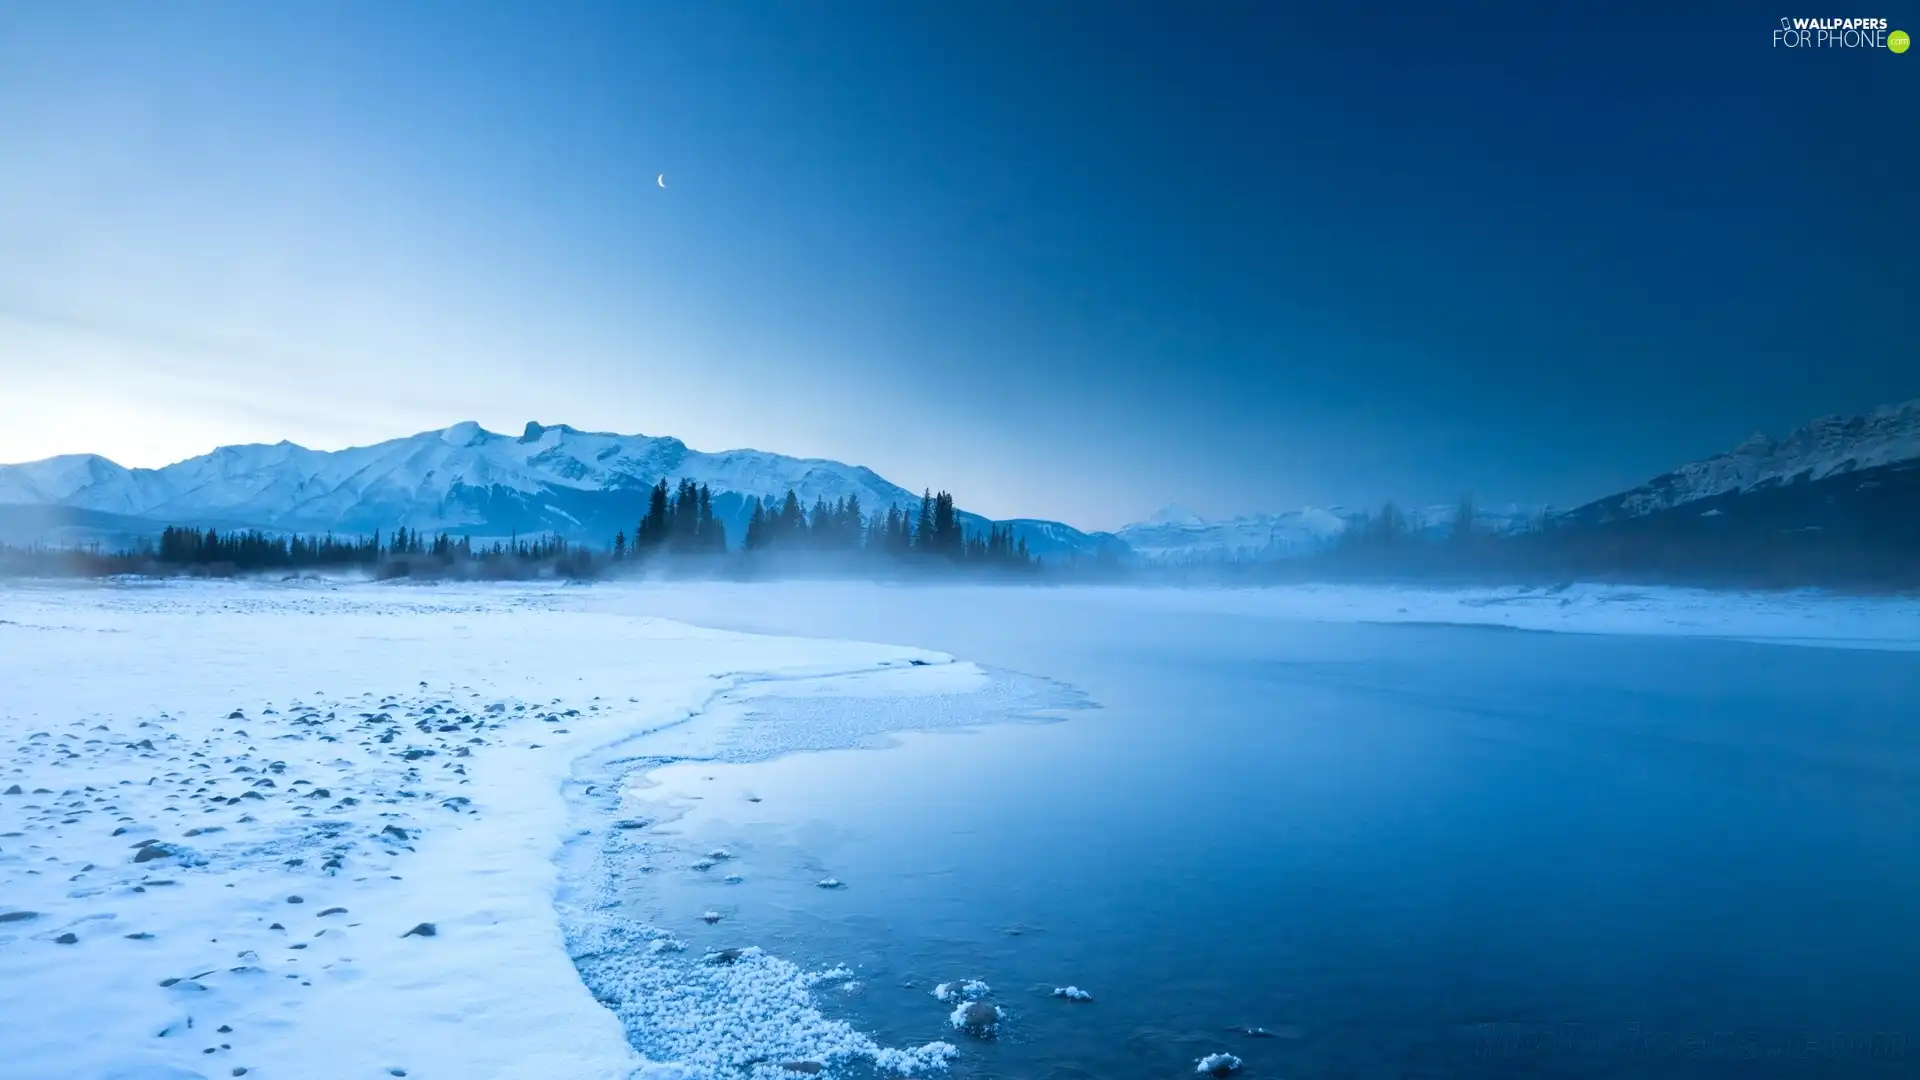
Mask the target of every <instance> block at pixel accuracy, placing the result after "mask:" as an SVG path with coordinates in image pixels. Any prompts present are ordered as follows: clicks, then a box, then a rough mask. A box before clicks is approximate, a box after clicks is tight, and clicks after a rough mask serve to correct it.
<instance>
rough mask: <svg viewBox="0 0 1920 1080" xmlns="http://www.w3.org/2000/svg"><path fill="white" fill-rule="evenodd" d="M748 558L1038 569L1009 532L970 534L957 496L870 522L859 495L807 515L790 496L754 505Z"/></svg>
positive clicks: (930, 497)
mask: <svg viewBox="0 0 1920 1080" xmlns="http://www.w3.org/2000/svg"><path fill="white" fill-rule="evenodd" d="M741 549H742V552H743V554H745V555H746V556H747V557H749V558H754V557H758V556H761V555H762V553H773V554H777V553H781V552H787V553H801V552H811V553H839V554H841V555H844V556H853V555H860V556H865V557H871V558H882V559H902V560H916V559H917V560H921V561H922V564H926V563H929V562H931V561H934V560H940V561H944V562H947V563H956V564H962V565H970V566H977V567H987V566H994V567H1016V568H1018V567H1031V566H1034V565H1036V563H1035V560H1034V558H1033V556H1032V554H1031V553H1029V552H1028V551H1027V542H1026V541H1025V540H1024V539H1017V538H1015V536H1014V535H1013V529H1012V528H1011V527H1008V528H1004V529H1003V528H1001V527H1000V526H998V525H989V526H988V527H987V532H986V534H985V535H982V534H980V533H977V532H976V533H972V534H969V533H968V532H967V531H966V529H965V527H964V526H963V525H962V524H961V522H960V519H959V516H958V515H957V514H956V513H955V511H954V506H953V496H952V495H950V494H948V493H947V492H944V491H942V492H940V493H939V494H937V495H936V494H934V493H933V492H932V491H928V492H926V493H925V494H923V495H922V496H921V498H920V504H919V506H918V507H917V508H908V507H899V506H890V507H888V508H887V509H886V511H885V512H884V513H882V512H879V511H876V512H875V513H874V514H872V515H871V516H867V515H866V514H865V513H864V511H863V508H862V507H861V505H860V497H859V496H858V495H848V496H845V497H843V498H840V499H836V500H834V501H833V502H831V503H829V502H827V501H826V500H825V499H824V498H821V499H816V500H815V501H814V504H813V509H811V510H805V509H802V507H801V505H800V499H799V497H798V496H796V495H795V494H794V493H793V491H791V490H789V491H788V492H787V494H786V497H785V498H782V499H773V498H771V497H769V498H767V499H764V500H762V501H760V502H756V503H754V505H753V509H752V511H751V512H750V514H749V516H748V518H747V534H746V536H745V537H744V538H743V540H742V542H741Z"/></svg>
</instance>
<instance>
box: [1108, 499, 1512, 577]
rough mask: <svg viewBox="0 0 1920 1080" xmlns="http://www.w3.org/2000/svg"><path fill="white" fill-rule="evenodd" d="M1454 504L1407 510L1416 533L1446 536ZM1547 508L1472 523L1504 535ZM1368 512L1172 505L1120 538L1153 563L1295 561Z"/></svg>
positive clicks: (1481, 510)
mask: <svg viewBox="0 0 1920 1080" xmlns="http://www.w3.org/2000/svg"><path fill="white" fill-rule="evenodd" d="M1459 512H1460V511H1459V508H1458V507H1456V506H1425V507H1419V508H1416V509H1411V510H1407V511H1405V515H1406V521H1407V525H1408V528H1410V529H1411V530H1412V531H1413V532H1414V533H1415V534H1416V535H1423V536H1445V535H1448V534H1450V533H1451V532H1452V531H1453V523H1454V519H1455V518H1456V517H1458V516H1459ZM1543 512H1544V508H1528V507H1520V506H1510V507H1506V508H1504V509H1489V508H1487V507H1484V506H1483V507H1476V508H1475V510H1474V515H1473V516H1474V527H1475V528H1476V529H1478V530H1480V531H1481V532H1483V533H1490V534H1494V535H1502V534H1506V533H1511V532H1516V531H1518V530H1520V529H1523V528H1526V527H1528V526H1529V525H1531V524H1532V523H1533V522H1534V521H1535V520H1536V519H1537V518H1539V517H1540V515H1541V514H1542V513H1543ZM1370 513H1371V512H1370V511H1366V510H1354V509H1349V508H1347V507H1344V506H1326V507H1318V506H1308V507H1302V508H1301V509H1298V510H1283V511H1281V512H1279V513H1277V514H1247V515H1242V516H1240V517H1234V518H1229V519H1227V520H1225V521H1208V520H1206V519H1204V518H1202V517H1200V516H1199V515H1198V514H1195V513H1193V512H1192V511H1190V510H1187V509H1184V508H1182V507H1179V506H1168V507H1166V508H1164V509H1162V510H1160V511H1159V512H1158V513H1156V514H1154V515H1153V516H1152V517H1150V518H1148V519H1147V520H1146V521H1142V522H1137V523H1135V524H1132V525H1128V526H1125V527H1123V528H1121V529H1120V530H1119V531H1118V532H1117V533H1115V535H1116V536H1118V537H1119V538H1120V539H1122V540H1124V541H1126V543H1127V546H1128V547H1130V548H1132V549H1133V552H1134V553H1135V554H1136V555H1138V556H1139V557H1140V558H1142V559H1146V560H1149V561H1153V562H1182V563H1184V562H1221V561H1225V562H1259V561H1265V560H1271V559H1293V558H1299V557H1301V556H1304V555H1312V554H1315V553H1317V552H1321V551H1325V550H1326V549H1327V548H1329V547H1332V546H1333V545H1334V544H1335V543H1336V542H1337V541H1339V539H1340V537H1342V536H1344V535H1345V534H1346V532H1347V530H1348V529H1351V528H1353V527H1354V526H1355V525H1356V524H1359V523H1361V522H1364V521H1366V520H1367V518H1368V517H1369V515H1370Z"/></svg>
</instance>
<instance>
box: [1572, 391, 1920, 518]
mask: <svg viewBox="0 0 1920 1080" xmlns="http://www.w3.org/2000/svg"><path fill="white" fill-rule="evenodd" d="M1917 460H1920V398H1915V399H1914V400H1912V401H1909V402H1906V403H1904V404H1901V405H1888V406H1886V407H1884V408H1880V409H1876V410H1874V411H1873V412H1871V413H1868V414H1866V415H1865V416H1823V417H1821V418H1820V419H1818V420H1815V421H1813V422H1812V423H1810V424H1807V425H1806V426H1805V427H1800V428H1796V429H1794V430H1793V431H1792V432H1789V433H1788V434H1787V436H1786V437H1785V438H1783V439H1771V438H1768V437H1767V436H1766V435H1762V434H1755V435H1753V436H1752V437H1750V438H1748V439H1747V440H1746V441H1745V442H1743V443H1741V444H1740V445H1739V446H1736V447H1734V448H1733V449H1731V450H1729V451H1727V452H1726V453H1724V454H1716V455H1715V456H1713V457H1710V458H1707V459H1705V460H1703V461H1695V462H1692V463H1690V464H1687V465H1682V466H1681V467H1679V468H1677V469H1675V470H1673V471H1672V472H1670V473H1666V474H1664V475H1661V476H1657V477H1655V478H1653V479H1652V480H1649V481H1647V482H1646V483H1644V484H1642V485H1640V486H1639V487H1637V488H1634V489H1632V490H1630V491H1624V492H1621V493H1619V494H1617V495H1610V496H1608V497H1606V498H1604V499H1597V500H1595V501H1594V502H1591V503H1588V504H1587V505H1585V506H1582V507H1580V508H1578V509H1576V510H1573V511H1571V513H1570V514H1569V516H1570V517H1574V518H1577V519H1579V520H1584V521H1592V522H1595V523H1599V522H1606V521H1613V520H1620V519H1623V518H1637V517H1644V516H1646V515H1648V514H1652V513H1656V512H1659V511H1663V510H1670V509H1673V508H1674V507H1678V506H1682V505H1685V504H1687V503H1690V502H1697V501H1699V500H1702V499H1711V498H1714V497H1717V496H1721V495H1727V494H1735V493H1740V494H1744V493H1751V492H1760V491H1766V490H1770V489H1774V488H1781V487H1786V486H1790V485H1794V484H1808V483H1816V482H1819V481H1822V480H1828V479H1832V478H1836V477H1844V476H1847V475H1849V474H1852V473H1858V472H1865V471H1868V470H1871V469H1878V468H1882V467H1885V466H1893V465H1899V464H1901V463H1904V462H1912V461H1917Z"/></svg>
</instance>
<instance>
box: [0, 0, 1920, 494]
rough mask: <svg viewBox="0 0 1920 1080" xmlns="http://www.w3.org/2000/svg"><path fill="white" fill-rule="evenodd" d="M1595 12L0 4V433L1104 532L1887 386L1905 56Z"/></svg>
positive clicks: (1725, 10) (1392, 490) (1681, 442)
mask: <svg viewBox="0 0 1920 1080" xmlns="http://www.w3.org/2000/svg"><path fill="white" fill-rule="evenodd" d="M1636 10H1637V9H1626V8H1610V9H1608V10H1607V11H1606V12H1604V13H1597V12H1574V11H1542V10H1537V9H1536V8H1533V7H1530V6H1528V5H1522V4H1510V5H1496V6H1492V7H1486V8H1477V9H1474V10H1473V11H1470V12H1468V11H1461V12H1440V11H1434V10H1431V9H1429V8H1425V7H1421V6H1416V5H1376V6H1373V7H1370V8H1368V9H1366V10H1363V11H1356V10H1354V9H1351V8H1346V7H1339V8H1336V7H1331V6H1328V7H1309V8H1303V9H1298V10H1289V11H1280V10H1278V9H1274V8H1272V7H1271V6H1267V5H1256V4H1239V3H1230V4H1227V5H1224V6H1221V7H1218V8H1216V9H1209V10H1208V11H1206V12H1204V13H1199V12H1191V11H1178V10H1176V9H1174V8H1171V7H1153V8H1138V9H1126V10H1113V9H1111V8H1110V7H1107V6H1094V5H1091V4H1081V3H1058V4H1049V5H1041V6H1033V5H1015V4H1009V3H983V4H979V5H973V6H969V7H967V8H966V9H964V10H949V11H935V10H912V9H903V8H900V7H898V6H894V5H885V4H880V3H871V2H864V0H850V2H847V3H840V4H832V5H821V6H815V7H809V8H804V9H803V8H785V7H773V6H770V7H764V8H732V9H692V10H672V9H637V8H633V7H631V6H627V5H614V4H598V3H582V4H573V5H567V6H564V7H543V8H534V7H522V8H511V7H509V8H492V9H488V10H484V11H482V10H475V9H473V8H471V7H470V6H467V5H454V4H438V3H427V4H421V5H412V6H409V7H407V8H405V9H395V8H391V7H388V6H383V5H375V4H370V3H334V4H305V3H291V4H285V5H276V6H274V7H272V8H261V9H236V8H233V7H231V6H227V5H218V4H196V3H187V4H181V5H173V6H169V7H168V8H166V9H165V10H162V9H158V8H150V7H144V6H137V5H115V4H93V3H74V4H65V5H58V6H33V5H14V6H9V7H6V8H4V9H0V147H5V148H6V151H7V156H8V161H9V164H8V167H7V168H6V169H5V170H0V250H5V251H7V252H8V253H9V255H10V256H11V257H9V258H6V259H0V380H3V381H4V383H5V392H4V393H0V461H7V462H20V461H29V460H37V459H42V458H46V457H50V456H56V455H60V454H71V453H98V454H102V455H104V456H106V457H108V458H110V459H112V460H114V461H117V462H119V463H121V464H123V465H127V466H130V467H158V466H162V465H166V464H170V463H172V462H174V461H178V460H182V459H185V458H189V457H193V456H196V455H199V454H203V453H206V452H208V451H210V450H212V449H214V448H215V447H216V446H220V445H227V444H235V443H256V442H257V443H275V442H279V441H281V440H283V439H284V440H287V441H292V442H295V443H298V444H300V445H303V446H308V447H312V448H315V449H329V450H331V449H339V448H341V447H344V446H349V445H365V444H369V443H376V442H382V441H386V440H388V439H392V438H397V437H403V436H406V435H410V434H413V433H416V432H421V431H429V430H436V429H440V428H444V427H447V426H449V425H451V424H453V423H455V422H458V421H462V420H468V419H471V420H476V421H478V422H480V423H481V424H482V425H483V426H485V427H487V428H488V429H490V430H493V431H499V432H503V433H508V434H512V433H516V432H518V431H519V430H520V429H521V427H522V426H523V425H524V424H525V423H526V422H527V421H528V420H529V419H537V420H539V421H540V422H542V423H546V424H561V423H564V424H568V425H571V426H573V427H576V428H579V429H581V430H588V431H616V432H620V433H625V434H634V433H646V434H648V435H655V436H673V437H675V438H678V439H680V440H682V441H684V442H685V443H687V444H688V445H689V446H691V447H694V448H697V449H701V450H708V451H718V450H723V449H733V448H745V447H752V448H756V449H761V450H767V451H771V452H777V453H781V454H787V455H792V456H796V457H816V458H827V459H832V460H838V461H844V462H848V463H850V464H858V465H865V466H867V467H869V468H872V469H873V470H874V471H876V472H877V473H879V474H880V475H882V476H884V477H886V478H887V479H889V480H891V481H893V482H895V483H898V484H900V485H902V486H903V487H906V488H908V489H910V490H920V489H921V488H923V487H933V488H945V489H947V490H950V491H953V492H954V493H955V495H956V497H957V498H958V500H959V502H960V503H961V505H963V506H965V507H967V508H969V509H972V510H975V511H977V512H980V513H983V514H986V515H988V516H991V517H995V518H1013V517H1032V518H1047V519H1054V520H1061V521H1066V522H1069V523H1072V524H1074V525H1076V526H1080V527H1083V528H1099V529H1111V528H1114V527H1117V526H1119V525H1122V524H1124V523H1127V522H1130V521H1136V520H1141V519H1144V518H1146V517H1147V516H1148V515H1150V514H1152V513H1153V512H1154V511H1155V510H1156V509H1157V508H1159V507H1161V506H1164V505H1167V504H1178V505H1181V506H1184V507H1187V508H1190V509H1192V510H1193V511H1195V512H1197V513H1200V514H1202V515H1203V516H1205V517H1208V518H1215V519H1218V518H1226V517H1232V516H1235V515H1239V514H1247V513H1254V512H1270V511H1275V510H1281V509H1286V508H1291V507H1300V506H1309V505H1317V506H1324V505H1346V506H1367V505H1377V504H1378V503H1380V502H1382V501H1384V500H1387V499H1393V500H1396V501H1399V502H1400V503H1402V504H1411V505H1427V504H1440V503H1447V502H1451V501H1452V500H1454V499H1456V498H1457V497H1458V496H1459V495H1460V494H1461V493H1463V492H1472V493H1474V494H1475V495H1476V496H1477V497H1478V498H1479V499H1480V500H1481V501H1482V502H1483V503H1487V504H1497V505H1506V504H1512V503H1519V504H1525V505H1534V504H1542V503H1550V504H1553V505H1558V506H1567V505H1572V504H1576V503H1580V502H1584V501H1586V500H1588V499H1592V498H1596V497H1600V496H1603V495H1605V494H1608V493H1610V492H1613V491H1618V490H1621V489H1623V488H1627V487H1631V486H1633V485H1635V484H1638V483H1641V482H1643V481H1645V480H1646V479H1649V478H1651V477H1653V476H1656V475H1659V474H1660V473H1662V472H1665V471H1666V470H1668V469H1671V468H1673V467H1675V466H1677V465H1680V464H1682V463H1684V462H1687V461H1691V460H1696V459H1698V458H1701V457H1705V456H1710V455H1712V454H1715V453H1719V452H1721V451H1724V450H1726V449H1728V448H1730V447H1732V446H1734V445H1736V444H1737V443H1739V442H1740V441H1741V440H1742V439H1744V438H1745V437H1747V436H1748V435H1749V434H1751V433H1753V432H1755V431H1761V432H1765V433H1767V434H1770V435H1775V436H1778V435H1781V434H1784V433H1785V432H1786V431H1788V430H1791V429H1792V428H1794V427H1797V426H1799V425H1801V424H1804V423H1806V422H1807V421H1809V420H1812V419H1814V418H1816V417H1818V416H1822V415H1828V414H1836V413H1838V414H1855V413H1861V412H1866V411H1870V410H1872V409H1873V408H1875V407H1878V406H1882V405H1888V404H1894V403H1898V402H1901V401H1905V400H1908V399H1911V398H1913V397H1915V396H1916V395H1920V356H1917V355H1916V352H1915V347H1914V346H1913V344H1912V337H1911V331H1910V329H1908V328H1907V327H1905V326H1904V325H1903V317H1904V311H1905V308H1906V307H1907V306H1910V304H1911V297H1912V296H1913V295H1914V293H1915V290H1916V288H1920V254H1916V252H1915V249H1914V246H1913V244H1912V243H1911V240H1910V233H1911V230H1910V229H1908V228H1906V227H1905V226H1903V225H1902V224H1901V222H1903V221H1905V220H1906V219H1907V216H1908V215H1910V213H1911V211H1912V193H1913V192H1914V191H1915V190H1920V147H1916V146H1915V145H1914V143H1913V141H1912V140H1910V139H1904V138H1900V137H1898V134H1897V133H1898V132H1901V131H1905V130H1912V129H1913V128H1914V127H1915V125H1916V122H1920V58H1916V57H1915V56H1914V55H1912V54H1908V55H1904V56H1899V55H1893V54H1891V53H1890V52H1889V51H1888V50H1884V49H1881V50H1877V51H1861V50H1824V51H1814V50H1800V51H1793V52H1788V51H1782V50H1778V49H1775V48H1773V47H1772V45H1771V42H1770V40H1769V32H1770V30H1771V28H1772V27H1773V26H1774V25H1775V22H1776V20H1775V19H1774V18H1773V17H1772V16H1768V15H1763V14H1758V13H1754V12H1753V11H1752V10H1751V9H1750V8H1746V9H1742V8H1741V7H1739V6H1737V5H1707V6H1703V7H1700V8H1698V9H1694V10H1690V11H1688V12H1685V13H1674V12H1670V11H1666V10H1664V9H1660V8H1654V7H1651V6H1649V7H1647V8H1645V9H1644V11H1643V12H1641V13H1642V14H1644V15H1646V16H1647V17H1646V18H1639V17H1636V14H1635V12H1636ZM1885 14H1886V15H1887V16H1888V17H1889V18H1890V19H1891V21H1892V23H1893V25H1895V26H1908V27H1909V28H1910V29H1912V28H1915V27H1916V26H1920V17H1917V16H1920V8H1916V7H1915V6H1914V4H1913V2H1912V0H1903V2H1902V3H1901V4H1896V5H1894V6H1893V7H1892V8H1889V9H1887V10H1886V11H1885ZM1703 42H1710V43H1711V47H1705V48H1703V47H1702V43H1703ZM662 174H664V177H665V186H664V187H662V186H660V184H659V182H658V181H657V179H656V178H657V177H660V176H661V175H662Z"/></svg>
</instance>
